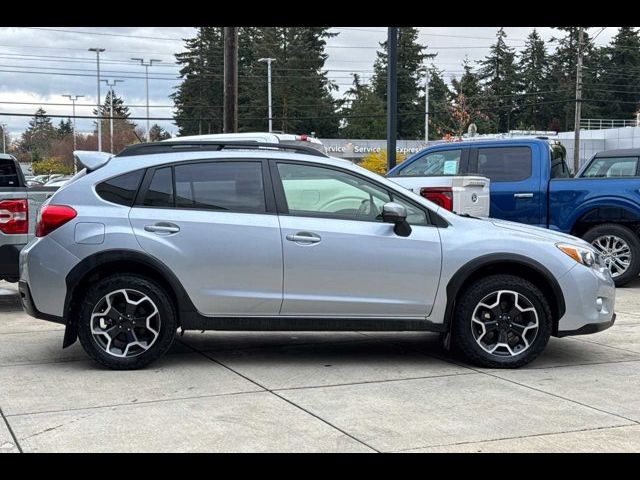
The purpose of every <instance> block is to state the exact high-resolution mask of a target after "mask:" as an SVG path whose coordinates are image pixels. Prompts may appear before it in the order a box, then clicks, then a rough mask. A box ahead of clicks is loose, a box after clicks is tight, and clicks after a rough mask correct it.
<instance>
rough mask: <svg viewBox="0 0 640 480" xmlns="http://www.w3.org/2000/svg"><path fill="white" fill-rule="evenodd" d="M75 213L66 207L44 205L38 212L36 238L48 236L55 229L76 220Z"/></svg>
mask: <svg viewBox="0 0 640 480" xmlns="http://www.w3.org/2000/svg"><path fill="white" fill-rule="evenodd" d="M76 215H77V212H76V211H75V210H74V209H73V208H71V207H67V206H66V205H45V206H44V207H42V208H41V209H40V212H38V222H37V223H36V237H44V236H45V235H49V234H50V233H51V232H53V231H54V230H55V229H56V228H58V227H61V226H62V225H64V224H65V223H67V222H68V221H69V220H73V219H74V218H76Z"/></svg>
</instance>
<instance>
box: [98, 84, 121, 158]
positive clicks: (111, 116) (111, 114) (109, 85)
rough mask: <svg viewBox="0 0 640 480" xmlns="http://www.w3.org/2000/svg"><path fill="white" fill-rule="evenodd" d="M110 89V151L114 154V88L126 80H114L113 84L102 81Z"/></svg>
mask: <svg viewBox="0 0 640 480" xmlns="http://www.w3.org/2000/svg"><path fill="white" fill-rule="evenodd" d="M102 81H103V82H104V83H106V84H107V87H109V93H110V94H111V101H110V102H109V140H110V142H111V148H110V149H109V151H110V152H111V153H113V87H115V86H116V83H122V82H124V80H114V81H113V83H109V80H102Z"/></svg>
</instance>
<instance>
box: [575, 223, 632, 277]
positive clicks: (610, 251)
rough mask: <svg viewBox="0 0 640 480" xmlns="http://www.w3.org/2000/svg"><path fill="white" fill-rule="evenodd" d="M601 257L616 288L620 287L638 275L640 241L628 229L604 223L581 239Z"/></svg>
mask: <svg viewBox="0 0 640 480" xmlns="http://www.w3.org/2000/svg"><path fill="white" fill-rule="evenodd" d="M582 238H583V239H584V240H585V241H587V242H589V243H590V244H591V245H593V247H594V248H595V249H596V250H597V251H598V252H599V253H600V255H602V257H603V259H604V263H605V265H606V266H607V268H608V269H609V271H610V272H611V277H612V278H613V281H614V282H615V284H616V287H622V286H623V285H626V284H627V283H629V282H630V281H631V280H633V279H635V278H637V277H638V274H639V273H640V240H638V236H637V235H636V234H635V233H634V232H633V231H632V230H631V229H630V228H627V227H625V226H623V225H618V224H616V223H604V224H602V225H598V226H597V227H593V228H592V229H590V230H588V231H587V233H585V234H584V235H583V237H582Z"/></svg>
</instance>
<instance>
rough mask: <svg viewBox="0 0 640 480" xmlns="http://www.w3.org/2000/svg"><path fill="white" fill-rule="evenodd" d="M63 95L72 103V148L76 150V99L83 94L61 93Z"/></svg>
mask: <svg viewBox="0 0 640 480" xmlns="http://www.w3.org/2000/svg"><path fill="white" fill-rule="evenodd" d="M62 96H63V97H67V98H68V99H69V100H71V103H72V104H73V150H74V151H75V150H76V100H78V99H79V98H82V97H84V95H62Z"/></svg>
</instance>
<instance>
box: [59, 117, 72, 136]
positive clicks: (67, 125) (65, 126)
mask: <svg viewBox="0 0 640 480" xmlns="http://www.w3.org/2000/svg"><path fill="white" fill-rule="evenodd" d="M56 133H57V137H58V138H59V139H62V138H64V137H66V136H67V135H71V134H72V133H73V123H72V122H71V119H70V118H67V121H66V122H65V121H64V120H60V123H59V124H58V128H57V129H56Z"/></svg>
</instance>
